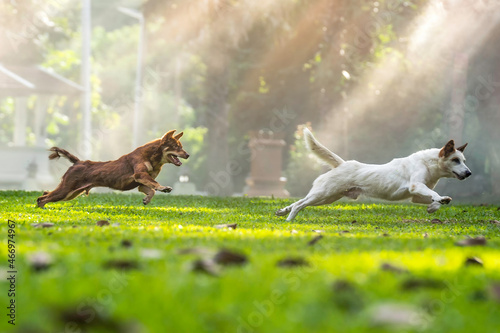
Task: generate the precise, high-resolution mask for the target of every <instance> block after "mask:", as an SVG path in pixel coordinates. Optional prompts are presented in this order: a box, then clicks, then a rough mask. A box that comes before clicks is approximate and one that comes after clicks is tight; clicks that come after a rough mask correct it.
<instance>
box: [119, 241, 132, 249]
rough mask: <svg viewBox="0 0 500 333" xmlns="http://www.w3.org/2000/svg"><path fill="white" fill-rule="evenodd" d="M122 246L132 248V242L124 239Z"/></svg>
mask: <svg viewBox="0 0 500 333" xmlns="http://www.w3.org/2000/svg"><path fill="white" fill-rule="evenodd" d="M120 245H121V246H123V247H131V246H132V241H130V240H128V239H124V240H122V242H121V243H120Z"/></svg>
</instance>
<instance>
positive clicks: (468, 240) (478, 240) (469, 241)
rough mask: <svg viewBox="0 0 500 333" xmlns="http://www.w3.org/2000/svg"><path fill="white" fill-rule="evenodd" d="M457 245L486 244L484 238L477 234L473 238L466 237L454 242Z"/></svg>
mask: <svg viewBox="0 0 500 333" xmlns="http://www.w3.org/2000/svg"><path fill="white" fill-rule="evenodd" d="M455 245H457V246H483V245H486V238H484V237H483V236H478V237H475V238H470V237H469V238H466V239H463V240H461V241H458V242H456V243H455Z"/></svg>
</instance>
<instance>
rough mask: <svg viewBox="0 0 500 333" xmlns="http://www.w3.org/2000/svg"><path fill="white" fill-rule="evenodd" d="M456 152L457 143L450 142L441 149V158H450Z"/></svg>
mask: <svg viewBox="0 0 500 333" xmlns="http://www.w3.org/2000/svg"><path fill="white" fill-rule="evenodd" d="M454 152H455V141H453V140H450V141H448V143H447V144H446V145H445V146H444V147H443V148H441V151H440V152H439V157H448V156H450V155H451V154H453V153H454Z"/></svg>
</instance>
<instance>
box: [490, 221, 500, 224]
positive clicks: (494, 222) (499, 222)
mask: <svg viewBox="0 0 500 333" xmlns="http://www.w3.org/2000/svg"><path fill="white" fill-rule="evenodd" d="M490 223H493V224H500V221H497V220H490Z"/></svg>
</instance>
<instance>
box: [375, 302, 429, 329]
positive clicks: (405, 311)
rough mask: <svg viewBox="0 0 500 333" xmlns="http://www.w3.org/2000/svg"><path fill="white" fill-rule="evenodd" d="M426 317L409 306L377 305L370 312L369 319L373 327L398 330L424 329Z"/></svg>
mask: <svg viewBox="0 0 500 333" xmlns="http://www.w3.org/2000/svg"><path fill="white" fill-rule="evenodd" d="M428 317H429V316H428V315H426V314H425V313H424V312H423V311H421V310H419V309H418V308H416V307H415V306H413V305H410V304H392V303H385V304H379V305H376V306H375V307H373V308H372V309H371V311H370V319H371V321H372V323H373V324H374V325H377V326H378V325H383V326H394V327H397V328H398V330H402V329H403V328H404V327H407V328H410V327H414V328H419V329H421V328H422V327H426V325H427V324H428V322H427V320H426V319H428Z"/></svg>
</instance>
